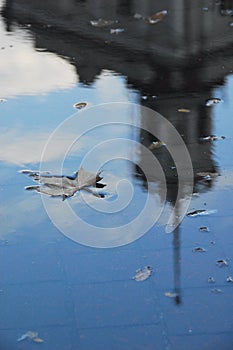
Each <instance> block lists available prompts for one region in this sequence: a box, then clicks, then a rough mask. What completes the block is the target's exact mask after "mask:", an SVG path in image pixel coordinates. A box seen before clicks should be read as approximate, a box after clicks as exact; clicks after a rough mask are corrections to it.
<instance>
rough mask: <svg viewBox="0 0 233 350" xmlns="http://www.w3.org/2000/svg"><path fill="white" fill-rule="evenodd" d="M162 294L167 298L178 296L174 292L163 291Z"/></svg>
mask: <svg viewBox="0 0 233 350" xmlns="http://www.w3.org/2000/svg"><path fill="white" fill-rule="evenodd" d="M164 295H165V296H166V297H168V298H176V297H178V296H179V294H177V293H174V292H165V293H164Z"/></svg>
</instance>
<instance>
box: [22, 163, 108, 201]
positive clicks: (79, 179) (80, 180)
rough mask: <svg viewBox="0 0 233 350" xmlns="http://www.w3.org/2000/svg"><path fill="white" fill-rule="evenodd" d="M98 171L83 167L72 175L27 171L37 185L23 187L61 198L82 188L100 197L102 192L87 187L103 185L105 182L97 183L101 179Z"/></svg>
mask: <svg viewBox="0 0 233 350" xmlns="http://www.w3.org/2000/svg"><path fill="white" fill-rule="evenodd" d="M100 173H101V172H98V173H97V174H96V173H92V172H89V171H86V170H85V169H83V168H80V170H79V171H77V172H76V173H75V175H74V176H64V175H61V176H59V175H45V174H41V173H40V172H30V171H27V174H29V176H30V177H32V178H33V179H34V180H35V181H37V182H39V185H36V186H27V187H25V189H26V190H34V191H36V192H40V193H43V194H47V195H49V196H51V197H57V196H61V197H62V199H63V200H65V199H66V198H68V197H71V196H73V195H74V194H75V193H76V192H77V191H80V190H82V189H83V190H86V191H87V192H90V193H92V194H93V195H94V196H96V197H99V198H102V197H103V195H102V194H99V193H97V192H95V191H93V189H91V188H89V187H90V186H92V187H95V188H103V187H105V184H102V183H99V181H101V180H102V177H101V176H100Z"/></svg>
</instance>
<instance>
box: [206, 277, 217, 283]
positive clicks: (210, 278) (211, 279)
mask: <svg viewBox="0 0 233 350" xmlns="http://www.w3.org/2000/svg"><path fill="white" fill-rule="evenodd" d="M207 282H208V283H215V279H214V278H213V277H211V276H210V277H208V280H207Z"/></svg>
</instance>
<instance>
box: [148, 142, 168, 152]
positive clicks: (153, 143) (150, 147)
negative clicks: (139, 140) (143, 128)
mask: <svg viewBox="0 0 233 350" xmlns="http://www.w3.org/2000/svg"><path fill="white" fill-rule="evenodd" d="M162 146H166V143H164V142H163V141H153V142H152V143H151V144H150V145H149V147H148V149H149V150H151V151H152V150H154V149H157V148H160V147H162Z"/></svg>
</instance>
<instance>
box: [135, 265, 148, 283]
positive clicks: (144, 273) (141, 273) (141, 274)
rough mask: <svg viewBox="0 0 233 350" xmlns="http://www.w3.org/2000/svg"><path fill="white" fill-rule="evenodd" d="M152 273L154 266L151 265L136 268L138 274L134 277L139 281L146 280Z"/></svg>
mask: <svg viewBox="0 0 233 350" xmlns="http://www.w3.org/2000/svg"><path fill="white" fill-rule="evenodd" d="M151 274H152V268H151V267H150V266H145V267H144V268H143V269H138V270H136V274H135V276H134V277H133V279H134V280H135V281H137V282H141V281H145V280H146V279H147V278H149V277H150V276H151Z"/></svg>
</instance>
